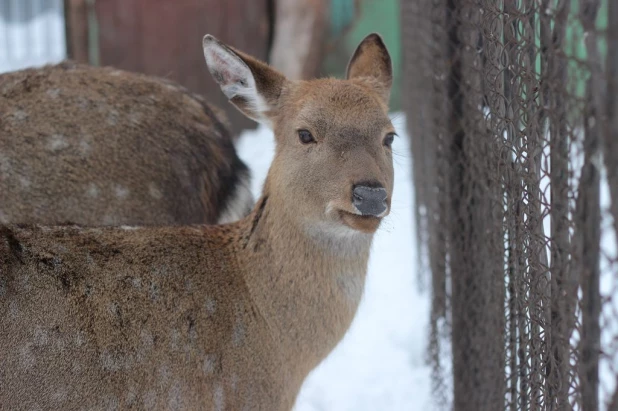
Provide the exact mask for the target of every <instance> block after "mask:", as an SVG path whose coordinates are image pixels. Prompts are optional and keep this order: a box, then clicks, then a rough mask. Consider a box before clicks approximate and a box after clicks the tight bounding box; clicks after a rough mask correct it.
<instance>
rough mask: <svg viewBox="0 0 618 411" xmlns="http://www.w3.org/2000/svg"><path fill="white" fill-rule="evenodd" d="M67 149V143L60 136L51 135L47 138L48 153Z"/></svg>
mask: <svg viewBox="0 0 618 411" xmlns="http://www.w3.org/2000/svg"><path fill="white" fill-rule="evenodd" d="M67 147H69V143H68V142H67V141H66V137H65V136H63V135H62V134H52V135H51V136H49V137H48V140H47V148H48V149H49V150H50V151H54V152H57V151H61V150H64V149H65V148H67Z"/></svg>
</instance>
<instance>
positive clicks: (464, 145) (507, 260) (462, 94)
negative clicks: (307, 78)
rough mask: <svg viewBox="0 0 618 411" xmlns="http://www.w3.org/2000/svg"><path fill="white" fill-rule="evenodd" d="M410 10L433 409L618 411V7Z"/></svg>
mask: <svg viewBox="0 0 618 411" xmlns="http://www.w3.org/2000/svg"><path fill="white" fill-rule="evenodd" d="M401 8H402V10H401V11H402V22H401V25H402V36H403V37H402V47H403V53H404V57H403V79H404V97H403V99H404V102H403V103H404V107H405V111H406V113H407V117H408V125H409V131H410V135H411V138H412V155H413V159H414V178H415V189H416V198H417V207H416V217H417V222H418V227H419V231H418V236H419V244H420V245H421V252H420V253H419V254H420V255H421V261H420V264H421V266H422V267H424V268H425V269H426V270H425V271H426V272H429V273H430V278H431V281H430V284H431V288H432V297H433V304H432V317H431V322H430V323H431V331H430V335H429V350H428V353H429V361H430V362H431V364H432V366H433V384H434V397H435V399H436V400H437V401H438V403H439V404H440V405H441V406H442V407H443V408H453V409H455V410H499V409H508V410H528V409H530V410H568V409H578V410H579V409H583V410H597V409H611V410H618V389H617V387H616V381H617V379H618V274H617V273H618V261H617V258H616V242H615V236H616V232H617V231H618V101H617V98H618V97H617V96H616V95H617V94H618V1H614V0H579V1H578V0H497V1H496V0H401ZM612 199H613V201H611V200H612Z"/></svg>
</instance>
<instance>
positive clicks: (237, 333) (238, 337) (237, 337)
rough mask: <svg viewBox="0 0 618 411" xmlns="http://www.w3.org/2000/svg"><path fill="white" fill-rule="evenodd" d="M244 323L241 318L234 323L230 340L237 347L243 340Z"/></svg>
mask: <svg viewBox="0 0 618 411" xmlns="http://www.w3.org/2000/svg"><path fill="white" fill-rule="evenodd" d="M245 332H246V330H245V325H244V324H243V323H242V321H241V320H237V321H236V325H234V331H233V333H232V342H233V343H234V346H235V347H239V346H240V345H241V344H242V343H243V341H244V340H245Z"/></svg>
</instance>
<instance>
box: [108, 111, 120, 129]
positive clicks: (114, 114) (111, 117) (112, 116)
mask: <svg viewBox="0 0 618 411" xmlns="http://www.w3.org/2000/svg"><path fill="white" fill-rule="evenodd" d="M119 116H120V113H118V111H116V110H110V111H109V113H108V114H107V124H109V125H110V126H115V125H117V124H118V117H119Z"/></svg>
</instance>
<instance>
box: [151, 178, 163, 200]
mask: <svg viewBox="0 0 618 411" xmlns="http://www.w3.org/2000/svg"><path fill="white" fill-rule="evenodd" d="M148 194H150V197H152V198H154V199H156V200H160V199H162V198H163V194H162V193H161V191H160V190H159V188H158V187H157V185H156V184H155V183H154V182H151V183H149V184H148Z"/></svg>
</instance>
